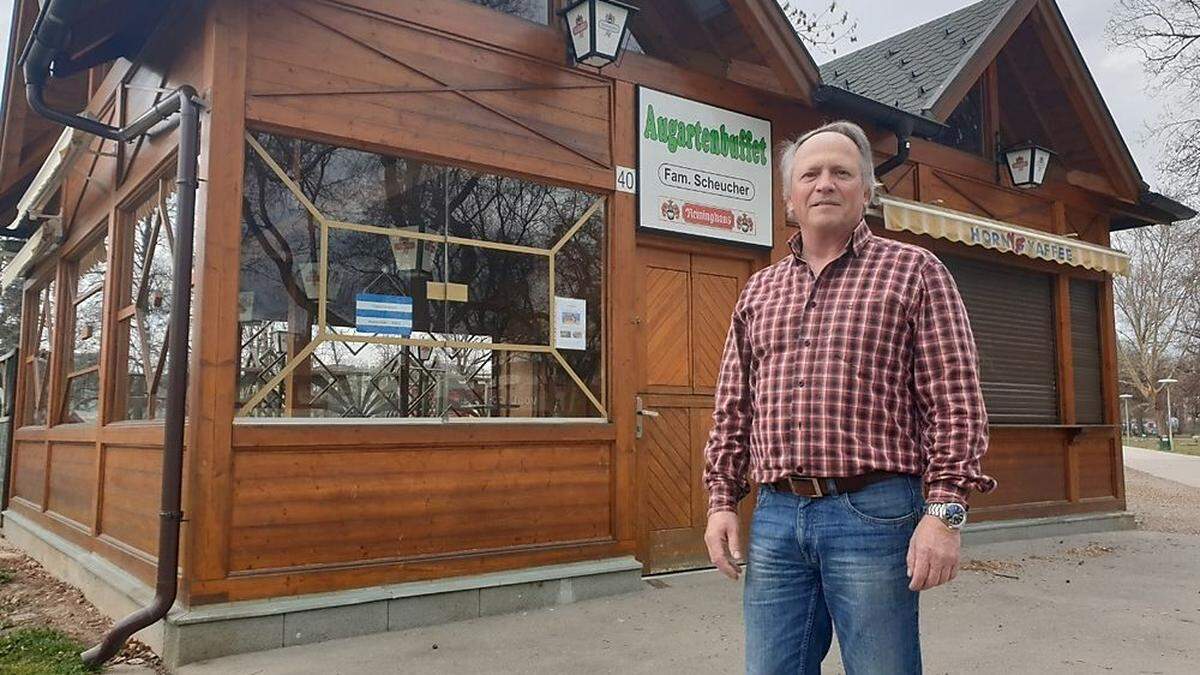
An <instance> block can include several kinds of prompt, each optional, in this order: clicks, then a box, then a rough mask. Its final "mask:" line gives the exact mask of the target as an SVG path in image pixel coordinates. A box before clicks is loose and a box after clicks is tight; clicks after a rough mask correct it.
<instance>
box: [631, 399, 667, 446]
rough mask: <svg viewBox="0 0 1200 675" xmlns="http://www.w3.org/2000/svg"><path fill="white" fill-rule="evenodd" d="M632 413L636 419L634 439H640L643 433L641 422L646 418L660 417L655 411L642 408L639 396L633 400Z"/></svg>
mask: <svg viewBox="0 0 1200 675" xmlns="http://www.w3.org/2000/svg"><path fill="white" fill-rule="evenodd" d="M634 412H636V413H637V418H636V421H635V423H634V428H633V435H634V438H641V437H642V433H643V431H644V427H643V425H642V420H644V419H645V418H647V417H660V415H659V413H658V411H657V410H647V409H645V408H643V407H642V397H641V396H638V397H636V398H634Z"/></svg>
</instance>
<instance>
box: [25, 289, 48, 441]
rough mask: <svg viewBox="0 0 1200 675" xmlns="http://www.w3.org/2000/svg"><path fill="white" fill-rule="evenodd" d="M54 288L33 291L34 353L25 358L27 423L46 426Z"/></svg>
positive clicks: (32, 336) (32, 337)
mask: <svg viewBox="0 0 1200 675" xmlns="http://www.w3.org/2000/svg"><path fill="white" fill-rule="evenodd" d="M54 287H55V284H54V282H53V281H50V282H49V283H47V284H46V285H45V286H42V287H41V288H40V289H38V290H35V291H33V293H32V301H33V329H32V330H33V333H32V335H31V336H30V337H31V339H30V341H29V343H30V344H31V345H33V349H32V350H31V351H32V353H31V354H29V356H27V357H26V358H25V367H26V371H25V372H26V376H25V405H24V408H25V423H26V424H34V425H41V424H45V423H46V419H47V417H48V412H49V405H50V391H49V390H50V346H51V344H52V343H53V335H54V298H55V295H54Z"/></svg>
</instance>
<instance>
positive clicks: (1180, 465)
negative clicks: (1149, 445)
mask: <svg viewBox="0 0 1200 675" xmlns="http://www.w3.org/2000/svg"><path fill="white" fill-rule="evenodd" d="M1125 466H1127V467H1129V468H1131V469H1137V470H1138V471H1142V472H1144V473H1148V474H1150V475H1151V476H1158V477H1159V478H1165V479H1167V480H1173V481H1175V482H1177V483H1183V484H1184V485H1190V486H1192V487H1195V488H1200V457H1197V456H1195V455H1181V454H1178V453H1174V452H1162V451H1159V450H1145V449H1142V448H1134V447H1130V446H1128V445H1126V446H1125Z"/></svg>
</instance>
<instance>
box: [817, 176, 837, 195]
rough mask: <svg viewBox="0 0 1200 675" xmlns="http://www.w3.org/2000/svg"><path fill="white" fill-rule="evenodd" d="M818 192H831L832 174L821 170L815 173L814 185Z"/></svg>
mask: <svg viewBox="0 0 1200 675" xmlns="http://www.w3.org/2000/svg"><path fill="white" fill-rule="evenodd" d="M814 189H816V190H817V191H818V192H831V191H833V189H834V186H833V175H832V174H831V173H829V172H828V171H822V172H821V173H819V174H817V183H816V185H815V186H814Z"/></svg>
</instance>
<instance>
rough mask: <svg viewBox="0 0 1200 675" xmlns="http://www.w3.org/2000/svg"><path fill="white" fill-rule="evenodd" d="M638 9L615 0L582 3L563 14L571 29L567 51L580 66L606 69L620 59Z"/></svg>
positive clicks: (584, 1) (568, 33)
mask: <svg viewBox="0 0 1200 675" xmlns="http://www.w3.org/2000/svg"><path fill="white" fill-rule="evenodd" d="M637 11H638V8H637V7H634V6H632V5H627V4H625V3H623V2H616V1H615V0H579V2H576V3H575V4H573V5H571V6H569V7H567V8H566V9H564V10H562V11H560V12H559V15H560V16H562V18H563V21H564V22H566V25H567V50H568V52H569V53H570V55H571V57H572V58H573V59H575V62H576V63H582V64H585V65H588V66H593V67H596V68H603V67H604V66H607V65H608V64H610V63H612V62H613V61H615V60H616V58H617V52H619V51H620V50H621V42H622V41H623V40H624V38H625V30H626V28H627V27H628V25H629V18H630V17H631V16H633V14H634V13H635V12H637Z"/></svg>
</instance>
